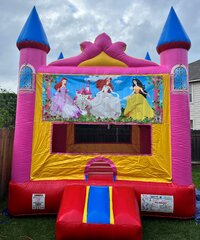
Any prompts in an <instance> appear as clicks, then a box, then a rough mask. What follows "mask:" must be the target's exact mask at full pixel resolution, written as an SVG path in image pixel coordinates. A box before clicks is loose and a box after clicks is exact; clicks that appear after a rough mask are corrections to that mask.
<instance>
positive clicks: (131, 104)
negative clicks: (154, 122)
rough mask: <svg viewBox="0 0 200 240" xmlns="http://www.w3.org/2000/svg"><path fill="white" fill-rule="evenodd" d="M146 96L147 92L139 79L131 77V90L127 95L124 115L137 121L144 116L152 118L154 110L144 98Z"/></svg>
mask: <svg viewBox="0 0 200 240" xmlns="http://www.w3.org/2000/svg"><path fill="white" fill-rule="evenodd" d="M147 96H148V93H147V92H146V91H145V90H144V86H143V85H142V83H141V82H140V80H139V79H133V92H132V94H131V95H130V96H128V99H127V104H126V108H125V110H124V116H126V117H131V118H133V119H134V120H139V121H141V120H144V119H145V118H148V119H150V118H153V117H154V111H153V109H152V108H151V107H150V105H149V103H148V101H147V100H146V97H147Z"/></svg>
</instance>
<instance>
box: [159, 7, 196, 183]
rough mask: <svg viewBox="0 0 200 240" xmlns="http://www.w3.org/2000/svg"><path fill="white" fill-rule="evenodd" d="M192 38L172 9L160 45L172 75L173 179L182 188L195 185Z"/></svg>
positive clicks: (162, 56) (162, 59) (162, 55)
mask: <svg viewBox="0 0 200 240" xmlns="http://www.w3.org/2000/svg"><path fill="white" fill-rule="evenodd" d="M190 45H191V42H190V39H189V37H188V36H187V34H186V32H185V31H184V29H183V27H182V25H181V23H180V21H179V19H178V17H177V15H176V13H175V11H174V9H173V8H171V10H170V13H169V16H168V19H167V21H166V23H165V26H164V29H163V32H162V34H161V37H160V40H159V42H158V45H157V51H158V53H159V54H160V63H161V65H163V66H167V67H168V68H169V71H170V73H171V84H170V85H171V89H170V108H171V154H172V178H173V182H174V183H176V184H179V185H190V184H192V176H191V147H190V115H189V93H188V50H189V49H190Z"/></svg>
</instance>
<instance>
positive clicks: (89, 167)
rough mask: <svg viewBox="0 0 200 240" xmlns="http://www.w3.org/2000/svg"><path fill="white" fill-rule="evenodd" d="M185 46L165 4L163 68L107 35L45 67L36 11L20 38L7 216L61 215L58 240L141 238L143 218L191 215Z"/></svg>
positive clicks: (160, 44) (186, 41) (176, 21)
mask: <svg viewBox="0 0 200 240" xmlns="http://www.w3.org/2000/svg"><path fill="white" fill-rule="evenodd" d="M190 45H191V42H190V39H189V38H188V36H187V34H186V32H185V30H184V29H183V27H182V25H181V23H180V21H179V19H178V17H177V15H176V13H175V11H174V9H173V8H171V10H170V12H169V15H168V18H167V21H166V23H165V25H164V28H163V31H162V33H161V36H160V39H159V41H158V44H157V52H158V53H159V54H160V65H159V64H156V63H154V62H152V61H151V58H150V56H149V54H147V56H146V57H145V59H137V58H134V57H131V56H128V55H127V54H126V53H125V49H126V44H125V43H124V42H114V43H113V42H112V40H111V38H110V37H109V36H108V35H107V34H105V33H102V34H100V35H98V36H97V37H96V39H95V40H94V42H89V41H85V42H83V43H81V44H80V47H81V53H80V55H78V56H74V57H70V58H64V57H63V54H61V55H60V56H59V58H58V60H56V61H54V62H52V63H50V64H49V65H46V55H47V54H48V52H49V51H50V46H49V43H48V40H47V36H46V34H45V32H44V29H43V27H42V24H41V21H40V19H39V17H38V14H37V11H36V9H35V7H34V8H33V10H32V12H31V13H30V16H29V18H28V20H27V21H26V23H25V25H24V27H23V29H22V31H21V33H20V35H19V38H18V40H17V47H18V49H19V51H20V63H19V84H18V86H19V87H18V100H17V116H16V128H15V138H14V152H13V163H12V179H11V181H10V185H9V212H10V214H12V215H14V216H19V215H37V214H58V216H57V220H56V239H57V240H61V239H95V238H96V237H97V236H98V237H99V238H102V239H138V240H139V239H142V225H141V220H140V216H157V217H172V218H184V219H185V218H192V217H193V216H194V214H195V187H194V185H193V184H192V175H191V150H190V118H189V90H188V50H189V49H190Z"/></svg>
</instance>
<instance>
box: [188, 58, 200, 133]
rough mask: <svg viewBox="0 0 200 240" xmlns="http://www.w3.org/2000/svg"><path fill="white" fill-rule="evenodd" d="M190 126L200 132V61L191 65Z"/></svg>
mask: <svg viewBox="0 0 200 240" xmlns="http://www.w3.org/2000/svg"><path fill="white" fill-rule="evenodd" d="M189 87H190V125H191V129H194V130H200V60H197V61H195V62H192V63H190V64H189Z"/></svg>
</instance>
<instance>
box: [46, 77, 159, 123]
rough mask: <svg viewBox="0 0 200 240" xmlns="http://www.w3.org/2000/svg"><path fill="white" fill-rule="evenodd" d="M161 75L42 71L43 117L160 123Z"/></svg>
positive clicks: (52, 119)
mask: <svg viewBox="0 0 200 240" xmlns="http://www.w3.org/2000/svg"><path fill="white" fill-rule="evenodd" d="M162 106H163V78H162V76H160V75H152V76H141V75H139V76H133V75H132V76H124V75H123V76H116V75H114V76H111V75H108V76H105V75H99V76H96V75H95V76H94V75H92V76H89V75H47V74H44V75H43V82H42V111H43V114H42V116H43V120H44V121H54V122H56V121H63V122H80V123H85V122H91V123H92V122H104V123H110V122H123V123H145V124H146V123H161V122H162Z"/></svg>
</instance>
